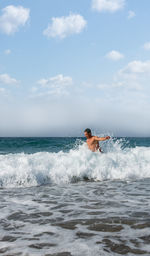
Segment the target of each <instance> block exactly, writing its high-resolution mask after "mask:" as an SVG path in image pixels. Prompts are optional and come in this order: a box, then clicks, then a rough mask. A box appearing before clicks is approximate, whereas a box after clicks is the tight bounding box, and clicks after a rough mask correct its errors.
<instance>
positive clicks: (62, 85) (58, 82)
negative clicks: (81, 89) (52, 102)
mask: <svg viewBox="0 0 150 256" xmlns="http://www.w3.org/2000/svg"><path fill="white" fill-rule="evenodd" d="M38 84H40V85H41V87H42V89H46V91H44V92H43V91H42V92H40V94H39V95H41V96H43V95H45V94H47V95H51V94H54V95H63V94H67V88H68V87H70V86H71V85H72V84H73V80H72V78H71V77H70V76H63V75H62V74H59V75H57V76H54V77H50V78H48V79H45V78H43V79H40V80H39V81H38ZM36 91H37V90H36Z"/></svg>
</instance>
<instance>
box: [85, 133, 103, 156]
mask: <svg viewBox="0 0 150 256" xmlns="http://www.w3.org/2000/svg"><path fill="white" fill-rule="evenodd" d="M86 142H87V145H88V148H89V149H90V150H91V151H93V152H96V151H97V150H98V151H100V152H101V148H100V146H99V142H98V141H96V140H94V136H91V138H89V139H87V141H86Z"/></svg>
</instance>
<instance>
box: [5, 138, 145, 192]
mask: <svg viewBox="0 0 150 256" xmlns="http://www.w3.org/2000/svg"><path fill="white" fill-rule="evenodd" d="M106 145H107V146H106ZM104 150H105V153H103V154H101V153H99V152H94V153H93V152H91V151H90V150H88V149H87V146H86V144H85V143H80V145H78V146H77V147H74V148H73V149H71V150H69V152H63V151H59V152H58V153H54V152H53V153H51V152H37V153H34V154H25V153H17V154H6V155H0V186H1V187H19V186H23V187H29V186H37V185H43V184H48V183H52V184H61V183H70V182H76V181H79V180H87V179H88V180H93V181H102V180H114V179H120V180H130V179H141V178H148V177H150V147H134V148H130V147H123V141H121V140H117V141H113V140H110V141H109V142H107V144H105V145H104Z"/></svg>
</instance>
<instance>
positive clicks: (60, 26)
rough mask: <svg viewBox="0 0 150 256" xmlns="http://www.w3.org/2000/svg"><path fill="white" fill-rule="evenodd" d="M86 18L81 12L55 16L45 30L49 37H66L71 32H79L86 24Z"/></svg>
mask: <svg viewBox="0 0 150 256" xmlns="http://www.w3.org/2000/svg"><path fill="white" fill-rule="evenodd" d="M86 24H87V22H86V20H85V19H84V18H83V17H82V16H81V15H79V14H70V15H69V16H66V17H65V16H63V17H53V18H52V22H51V24H49V25H48V27H47V28H46V29H45V30H44V32H43V34H44V35H45V36H47V37H59V38H65V37H67V36H69V35H71V34H79V33H80V32H81V31H82V30H83V29H84V28H85V26H86Z"/></svg>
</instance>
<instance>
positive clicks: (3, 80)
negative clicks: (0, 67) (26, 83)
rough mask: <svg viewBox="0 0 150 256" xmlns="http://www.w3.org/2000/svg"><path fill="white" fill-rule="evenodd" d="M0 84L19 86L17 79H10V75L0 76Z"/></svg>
mask: <svg viewBox="0 0 150 256" xmlns="http://www.w3.org/2000/svg"><path fill="white" fill-rule="evenodd" d="M0 83H2V84H17V83H18V81H17V80H16V79H15V78H12V77H10V76H9V75H8V74H1V75H0Z"/></svg>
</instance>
